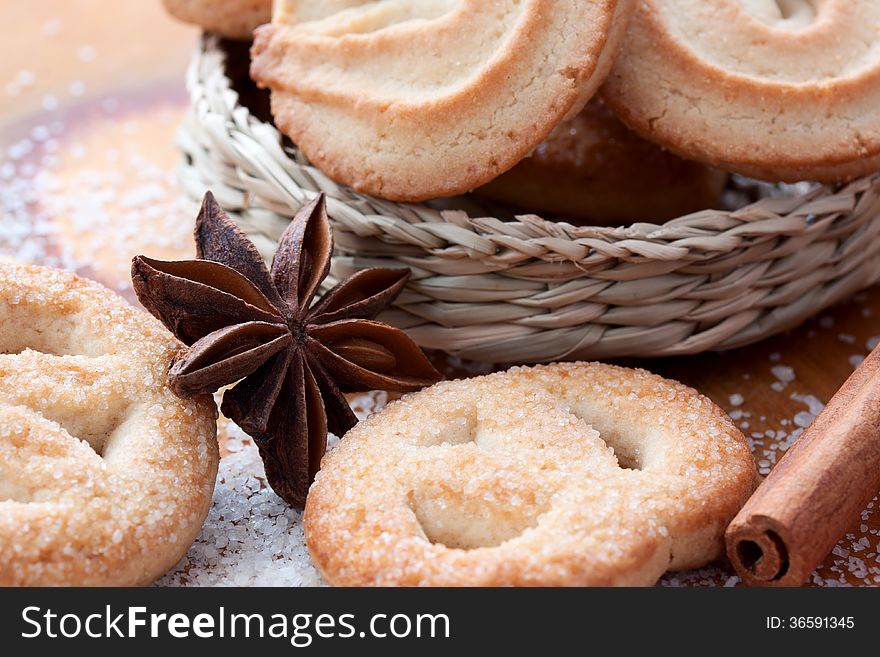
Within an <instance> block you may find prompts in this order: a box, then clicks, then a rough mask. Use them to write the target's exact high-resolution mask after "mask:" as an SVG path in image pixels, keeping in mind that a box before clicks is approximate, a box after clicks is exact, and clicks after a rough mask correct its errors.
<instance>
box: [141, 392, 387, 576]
mask: <svg viewBox="0 0 880 657" xmlns="http://www.w3.org/2000/svg"><path fill="white" fill-rule="evenodd" d="M218 401H219V400H218ZM387 402H388V395H387V394H386V393H384V392H373V393H370V394H366V395H359V396H357V397H355V398H354V399H352V400H351V406H352V409H353V410H354V411H355V414H356V415H357V416H358V418H359V419H363V418H365V417H366V416H367V415H370V414H371V413H372V412H374V410H376V409H378V408H381V407H382V406H384V405H385V404H386V403H387ZM222 426H223V427H224V430H223V434H225V436H224V440H223V441H222V444H223V447H224V449H225V451H226V452H228V453H227V454H226V455H225V456H223V458H222V459H221V460H220V471H219V473H218V475H217V486H216V488H215V490H214V504H213V506H212V507H211V510H210V512H209V513H208V518H207V519H206V520H205V524H204V526H203V527H202V531H201V533H200V534H199V536H198V538H196V541H195V543H194V544H193V546H192V547H191V548H190V550H189V552H187V553H186V555H185V556H184V558H183V559H182V560H181V561H180V563H178V564H177V565H176V566H175V567H174V568H173V569H172V570H171V571H170V572H169V573H168V574H167V575H165V577H163V578H162V579H160V580H159V581H157V582H156V586H223V585H234V586H320V585H323V584H324V582H323V580H322V579H321V576H320V575H319V574H318V571H317V570H316V569H315V567H314V566H313V565H312V562H311V559H310V558H309V553H308V550H307V549H306V544H305V537H304V535H303V527H302V513H300V512H299V511H297V510H295V509H293V508H291V507H290V506H288V505H287V503H285V502H284V500H282V499H281V498H280V497H278V496H277V495H276V494H275V493H274V492H273V491H272V489H271V488H269V486H268V485H267V484H266V475H265V470H264V469H263V461H262V460H261V459H260V455H259V452H258V451H257V447H256V445H254V443H253V441H252V440H251V439H250V438H249V437H248V436H247V435H246V434H245V433H244V432H242V431H241V429H239V428H238V427H236V426H235V425H234V424H232V423H223V425H222ZM337 442H338V439H337V438H336V437H335V436H332V435H331V436H330V438H329V441H328V448H330V449H332V448H333V446H334V445H335V444H336V443H337Z"/></svg>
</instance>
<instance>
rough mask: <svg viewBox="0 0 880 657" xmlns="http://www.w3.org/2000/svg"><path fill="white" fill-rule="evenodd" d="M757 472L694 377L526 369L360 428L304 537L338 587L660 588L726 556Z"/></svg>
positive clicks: (335, 454)
mask: <svg viewBox="0 0 880 657" xmlns="http://www.w3.org/2000/svg"><path fill="white" fill-rule="evenodd" d="M757 479H758V476H757V473H756V471H755V464H754V461H753V460H752V456H751V452H750V451H749V447H748V444H747V443H746V440H745V438H744V437H743V436H742V434H741V433H740V432H739V430H738V429H737V428H736V426H735V425H734V424H733V422H732V421H731V420H730V418H728V417H727V416H726V415H725V414H724V412H723V411H721V410H720V409H719V408H718V407H717V406H715V404H713V403H712V402H711V401H709V400H708V399H707V398H705V397H703V396H701V395H699V394H697V393H696V392H695V391H694V390H692V389H690V388H687V387H686V386H683V385H681V384H679V383H675V382H672V381H668V380H666V379H662V378H660V377H658V376H655V375H653V374H649V373H648V372H645V371H643V370H633V369H626V368H621V367H615V366H611V365H603V364H599V363H569V364H559V365H550V366H539V367H533V368H522V367H520V368H514V369H511V370H509V371H508V372H504V373H499V374H492V375H489V376H483V377H478V378H473V379H466V380H459V381H450V382H445V383H440V384H437V385H435V386H433V387H431V388H428V389H426V390H423V391H421V392H418V393H415V394H413V395H410V396H407V397H404V398H403V399H402V400H400V401H397V402H393V403H391V404H389V405H388V406H387V407H386V408H385V409H383V410H382V411H380V412H378V413H376V414H375V415H373V416H371V417H370V418H368V419H367V420H365V421H364V422H362V423H361V424H359V425H358V426H356V427H355V428H354V429H352V430H351V431H350V432H349V433H348V434H346V436H345V438H344V439H343V440H342V441H341V443H340V444H339V446H338V447H336V448H335V449H334V450H333V451H331V452H330V453H329V454H328V455H327V456H325V458H324V461H323V464H322V469H321V471H320V472H319V473H318V477H317V479H316V481H315V483H314V485H313V486H312V489H311V491H310V493H309V497H308V500H307V503H306V509H305V519H304V523H305V533H306V542H307V545H308V548H309V551H310V553H311V555H312V558H313V560H314V562H315V564H316V565H317V567H318V568H319V570H320V571H321V573H322V574H323V575H324V577H325V578H326V579H327V580H328V581H329V582H330V583H332V584H336V585H345V586H349V585H382V586H396V585H419V586H422V585H440V586H450V585H463V586H508V585H528V586H539V585H540V586H544V585H579V586H584V585H601V586H610V585H650V584H653V583H655V582H656V581H657V579H658V578H659V577H660V576H661V575H662V574H663V573H664V572H665V571H666V570H667V569H673V570H676V569H687V568H693V567H697V566H700V565H703V564H705V563H707V562H709V561H711V560H713V559H715V558H717V557H718V556H720V555H721V554H722V552H723V545H722V537H723V533H724V529H725V527H726V526H727V524H728V523H729V522H730V520H731V518H733V516H734V515H735V514H736V512H737V510H738V509H739V508H740V507H741V506H742V504H743V503H744V502H745V501H746V499H747V498H748V496H749V495H750V494H751V492H752V491H753V490H754V488H755V486H756V484H757Z"/></svg>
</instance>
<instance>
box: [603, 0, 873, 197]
mask: <svg viewBox="0 0 880 657" xmlns="http://www.w3.org/2000/svg"><path fill="white" fill-rule="evenodd" d="M878 25H880V3H877V2H874V1H872V0H823V1H822V2H818V1H815V0H786V2H776V1H774V0H643V1H642V2H639V3H638V10H637V12H636V15H635V16H634V18H633V20H632V22H631V24H630V29H629V31H628V33H627V37H626V41H625V45H624V47H623V48H622V50H621V52H620V56H619V57H618V58H617V60H616V61H615V63H614V68H613V70H612V73H611V75H610V76H609V77H608V80H607V82H606V84H605V86H604V88H603V97H604V98H605V100H606V101H607V102H608V103H609V104H610V105H611V106H612V108H613V109H614V110H615V111H616V112H617V113H618V114H619V115H620V116H621V118H622V119H623V121H624V122H625V123H626V124H627V125H629V126H630V127H632V128H633V129H635V130H636V131H637V132H639V133H640V134H641V135H642V136H643V137H645V138H647V139H650V140H652V141H655V142H657V143H659V144H661V145H663V146H665V147H667V148H669V149H671V150H673V151H675V152H677V153H678V154H680V155H682V156H683V157H687V158H690V159H695V160H699V161H701V162H705V163H707V164H710V165H712V166H716V167H718V168H722V169H725V170H729V171H735V172H737V173H742V174H745V175H749V176H754V177H757V178H763V179H767V180H782V181H788V182H793V181H798V180H818V181H822V182H836V181H841V180H846V179H849V178H853V177H855V176H860V175H864V174H867V173H870V172H872V171H875V170H877V169H880V38H878V27H877V26H878Z"/></svg>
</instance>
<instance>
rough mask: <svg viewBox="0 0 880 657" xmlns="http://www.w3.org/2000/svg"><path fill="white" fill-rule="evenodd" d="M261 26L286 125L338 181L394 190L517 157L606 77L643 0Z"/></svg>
mask: <svg viewBox="0 0 880 657" xmlns="http://www.w3.org/2000/svg"><path fill="white" fill-rule="evenodd" d="M284 5H285V3H284V2H281V3H279V8H277V9H276V15H275V18H274V19H273V23H272V24H271V25H267V26H263V27H261V28H260V29H258V30H257V32H256V35H255V42H254V47H253V50H252V55H253V63H252V66H251V75H252V77H253V78H254V79H255V80H256V81H257V83H258V84H260V85H261V86H264V87H268V88H269V89H271V91H272V111H273V115H274V117H275V123H276V125H277V126H278V127H279V128H280V129H281V130H282V132H284V133H286V134H287V135H288V136H289V137H290V138H291V139H293V140H294V142H296V144H297V145H298V146H299V147H300V148H301V149H302V150H303V152H304V153H305V154H306V155H307V156H308V158H309V159H310V160H311V161H312V162H313V163H314V164H315V165H317V166H318V167H319V168H320V169H321V170H322V171H324V172H325V173H326V174H327V175H329V176H330V177H331V178H333V179H334V180H336V181H339V182H342V183H345V184H348V185H351V186H352V187H354V188H355V189H356V190H358V191H360V192H365V193H370V194H374V195H377V196H382V197H384V198H388V199H392V200H423V199H427V198H433V197H442V196H450V195H453V194H458V193H461V192H465V191H468V190H470V189H472V188H474V187H476V186H478V185H480V184H483V183H485V182H487V181H489V180H490V179H492V178H494V177H496V176H497V175H498V174H500V173H501V172H503V171H506V170H507V169H509V168H511V167H512V166H513V165H514V164H516V163H517V162H518V161H519V160H521V159H522V158H523V157H524V156H525V155H527V154H528V153H529V152H530V151H531V150H532V149H533V148H534V147H535V146H536V145H537V144H538V143H540V142H541V141H542V140H543V139H544V138H545V137H546V136H547V135H548V134H549V133H550V131H551V130H552V129H553V128H554V127H555V126H556V125H557V124H558V123H559V122H560V121H562V120H563V119H564V118H565V117H566V116H571V115H573V114H574V113H576V112H577V111H579V110H580V109H581V108H582V107H583V105H584V104H585V102H586V101H587V100H588V99H589V98H590V97H591V96H592V95H593V93H594V92H595V91H596V89H597V88H598V86H599V84H600V83H601V82H602V80H603V79H604V78H605V75H606V74H607V72H608V70H609V68H610V66H611V62H612V59H613V56H614V54H615V53H616V51H617V46H618V44H619V41H620V39H621V37H622V35H623V33H624V31H625V28H626V22H627V19H628V17H629V13H630V9H631V7H632V3H631V1H630V0H595V1H593V2H582V1H580V0H522V1H518V2H515V1H513V0H504V1H503V2H497V3H492V4H491V6H489V3H486V2H484V1H483V0H385V1H383V2H369V3H366V4H363V5H361V6H356V7H353V8H350V9H348V10H346V11H343V12H339V13H337V14H334V15H332V16H329V17H328V18H326V19H324V20H321V21H312V22H307V23H300V24H296V25H290V24H287V23H286V22H284V17H285V14H284V12H283V11H282V9H281V8H282V7H284Z"/></svg>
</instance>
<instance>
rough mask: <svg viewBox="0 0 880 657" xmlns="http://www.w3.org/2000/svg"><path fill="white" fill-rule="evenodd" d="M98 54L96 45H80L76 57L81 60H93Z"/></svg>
mask: <svg viewBox="0 0 880 657" xmlns="http://www.w3.org/2000/svg"><path fill="white" fill-rule="evenodd" d="M97 56H98V51H97V50H95V47H94V46H80V47H79V48H77V49H76V58H77V59H79V60H80V61H81V62H92V61H94V60H95V57H97Z"/></svg>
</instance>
